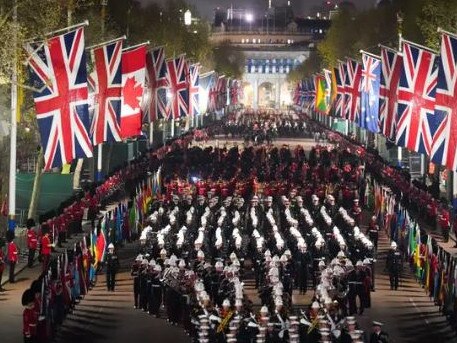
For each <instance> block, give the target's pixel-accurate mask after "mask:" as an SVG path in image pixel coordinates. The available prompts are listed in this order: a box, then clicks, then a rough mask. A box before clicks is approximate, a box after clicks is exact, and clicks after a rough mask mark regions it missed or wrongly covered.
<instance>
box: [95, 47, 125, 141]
mask: <svg viewBox="0 0 457 343" xmlns="http://www.w3.org/2000/svg"><path fill="white" fill-rule="evenodd" d="M121 56H122V40H118V41H116V42H113V43H110V44H106V45H103V46H101V47H98V48H95V49H93V50H92V60H93V62H94V66H95V69H94V71H93V73H92V74H91V75H90V76H89V78H88V80H89V85H90V86H91V88H92V90H93V91H94V115H93V118H92V125H91V128H90V133H91V134H92V141H93V143H94V145H98V144H101V143H103V142H113V141H116V142H119V141H121V140H122V139H121V128H120V126H119V122H120V116H121V91H122V73H121Z"/></svg>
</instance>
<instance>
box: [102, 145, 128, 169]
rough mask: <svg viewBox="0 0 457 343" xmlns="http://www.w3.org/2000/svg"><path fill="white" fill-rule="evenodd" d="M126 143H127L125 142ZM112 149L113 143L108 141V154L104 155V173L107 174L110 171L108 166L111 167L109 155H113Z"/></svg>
mask: <svg viewBox="0 0 457 343" xmlns="http://www.w3.org/2000/svg"><path fill="white" fill-rule="evenodd" d="M126 144H128V143H126ZM113 149H114V143H113V142H111V143H109V149H108V155H107V156H106V157H105V158H106V160H105V161H106V174H105V175H108V174H109V173H110V168H111V155H113Z"/></svg>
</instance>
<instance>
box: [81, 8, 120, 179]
mask: <svg viewBox="0 0 457 343" xmlns="http://www.w3.org/2000/svg"><path fill="white" fill-rule="evenodd" d="M106 6H107V2H105V1H102V8H101V12H100V17H101V18H100V19H101V21H102V22H101V31H102V38H104V37H105V15H106V8H105V7H106ZM125 38H126V36H125V35H124V36H123V37H121V38H118V39H116V40H114V41H117V40H120V39H122V40H124V39H125ZM114 41H111V42H106V43H101V44H98V45H96V46H92V47H89V48H87V49H94V48H97V47H99V46H102V45H103V44H109V43H113V42H114ZM111 144H112V143H111ZM108 172H109V171H108ZM96 180H97V181H102V180H103V142H101V143H100V144H99V145H98V146H97V175H96Z"/></svg>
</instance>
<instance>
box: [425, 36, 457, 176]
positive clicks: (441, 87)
mask: <svg viewBox="0 0 457 343" xmlns="http://www.w3.org/2000/svg"><path fill="white" fill-rule="evenodd" d="M456 111H457V38H456V36H451V35H449V34H443V35H442V38H441V61H440V68H439V71H438V84H437V87H436V103H435V118H434V119H435V120H436V121H435V123H436V124H435V125H434V126H435V129H436V131H435V134H434V136H433V144H432V151H431V158H432V161H434V162H436V163H440V164H442V165H444V166H446V167H447V168H449V169H450V170H454V171H456V170H457V112H456Z"/></svg>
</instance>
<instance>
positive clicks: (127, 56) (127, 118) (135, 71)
mask: <svg viewBox="0 0 457 343" xmlns="http://www.w3.org/2000/svg"><path fill="white" fill-rule="evenodd" d="M145 77H146V45H141V46H139V47H138V48H135V49H131V50H127V51H124V52H122V108H121V137H122V138H129V137H134V136H138V135H140V134H141V118H142V110H141V103H142V100H143V90H144V81H145Z"/></svg>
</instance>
